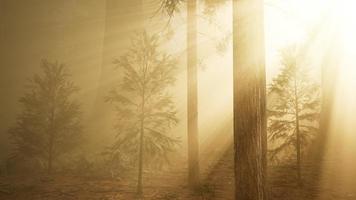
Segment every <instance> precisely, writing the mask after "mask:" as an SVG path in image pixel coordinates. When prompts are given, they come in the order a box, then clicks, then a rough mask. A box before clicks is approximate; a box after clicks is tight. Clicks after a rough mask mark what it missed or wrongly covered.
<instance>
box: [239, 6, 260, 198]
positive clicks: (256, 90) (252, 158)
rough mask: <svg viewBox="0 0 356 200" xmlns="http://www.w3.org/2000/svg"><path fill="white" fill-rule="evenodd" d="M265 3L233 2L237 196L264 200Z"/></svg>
mask: <svg viewBox="0 0 356 200" xmlns="http://www.w3.org/2000/svg"><path fill="white" fill-rule="evenodd" d="M263 30H264V29H263V1H262V0H233V55H234V57H233V68H234V143H235V144H234V149H235V187H236V188H235V197H236V199H238V200H265V199H267V195H266V189H265V186H266V183H265V178H266V177H265V174H266V116H265V113H266V111H265V109H266V102H265V91H266V89H265V70H264V33H263Z"/></svg>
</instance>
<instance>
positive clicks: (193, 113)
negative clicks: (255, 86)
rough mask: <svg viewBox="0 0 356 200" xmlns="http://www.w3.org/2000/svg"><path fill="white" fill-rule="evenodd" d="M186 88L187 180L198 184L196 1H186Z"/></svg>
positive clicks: (192, 183) (193, 185) (191, 183)
mask: <svg viewBox="0 0 356 200" xmlns="http://www.w3.org/2000/svg"><path fill="white" fill-rule="evenodd" d="M187 6H188V7H187V12H188V14H187V20H188V23H187V24H188V27H187V47H188V52H187V53H188V55H187V56H188V57H187V61H188V63H187V68H188V70H187V73H188V74H187V77H188V82H187V87H188V88H187V89H188V106H187V107H188V108H187V109H188V111H187V112H188V170H189V172H188V179H189V180H188V181H189V185H190V186H191V187H195V186H197V184H199V138H198V82H197V76H198V75H197V70H198V69H197V1H196V0H189V1H187Z"/></svg>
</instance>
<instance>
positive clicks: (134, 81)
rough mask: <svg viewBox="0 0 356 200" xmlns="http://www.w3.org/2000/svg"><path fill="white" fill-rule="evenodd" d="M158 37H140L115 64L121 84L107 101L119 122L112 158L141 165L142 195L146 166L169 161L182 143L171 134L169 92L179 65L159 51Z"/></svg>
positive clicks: (173, 112) (172, 115) (172, 120)
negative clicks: (169, 156) (169, 155)
mask: <svg viewBox="0 0 356 200" xmlns="http://www.w3.org/2000/svg"><path fill="white" fill-rule="evenodd" d="M158 48H159V41H158V36H157V35H153V36H150V35H148V34H147V33H146V32H143V33H140V34H138V35H137V37H135V38H134V39H133V40H132V45H131V48H130V49H129V50H128V52H127V53H126V54H125V55H123V56H121V57H120V58H119V59H117V60H115V61H114V64H115V65H116V66H117V68H118V70H121V71H120V75H122V76H121V77H119V78H120V79H121V82H120V84H119V87H118V88H114V89H113V90H112V91H111V92H110V94H109V96H108V98H107V100H108V101H109V102H111V103H112V104H114V105H115V109H116V113H117V121H116V125H115V128H116V130H117V135H116V140H115V142H114V144H113V145H112V147H111V151H112V153H113V154H120V155H121V156H122V157H125V158H127V159H129V160H131V161H132V162H134V163H138V185H137V193H138V194H140V195H141V194H142V188H143V186H142V179H143V177H142V172H143V165H144V164H151V163H157V162H159V161H162V160H167V159H168V154H169V153H171V152H173V151H174V150H175V148H176V147H177V145H179V143H180V140H179V139H178V138H177V137H174V136H172V135H169V134H168V131H169V129H170V128H171V127H172V126H173V125H175V124H176V123H177V122H178V120H177V117H176V110H175V105H174V102H173V100H172V96H171V95H170V94H168V91H167V89H168V88H169V87H170V86H172V85H173V84H174V83H175V80H176V79H175V69H176V61H175V59H173V58H172V57H171V56H169V55H166V54H164V53H161V52H160V51H159V49H158Z"/></svg>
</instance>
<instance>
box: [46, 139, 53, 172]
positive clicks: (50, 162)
mask: <svg viewBox="0 0 356 200" xmlns="http://www.w3.org/2000/svg"><path fill="white" fill-rule="evenodd" d="M48 151H49V152H48V168H47V172H48V174H51V173H52V162H53V134H51V135H50V139H49V150H48Z"/></svg>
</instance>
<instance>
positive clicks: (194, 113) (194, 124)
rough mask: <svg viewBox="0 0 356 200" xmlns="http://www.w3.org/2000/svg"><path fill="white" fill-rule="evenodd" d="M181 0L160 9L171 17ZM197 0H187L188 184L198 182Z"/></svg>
mask: <svg viewBox="0 0 356 200" xmlns="http://www.w3.org/2000/svg"><path fill="white" fill-rule="evenodd" d="M182 2H183V0H162V1H161V6H160V10H162V11H163V12H165V13H166V14H167V15H168V16H169V17H170V19H171V17H173V16H174V14H175V13H176V12H178V11H179V6H180V4H181V3H182ZM197 27H198V26H197V0H189V1H187V91H188V95H187V113H188V114H187V115H188V121H187V124H188V134H187V135H188V184H189V186H190V187H192V188H194V187H196V186H197V185H198V184H199V135H198V81H197V80H198V52H197V51H198V49H197V34H198V32H197Z"/></svg>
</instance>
